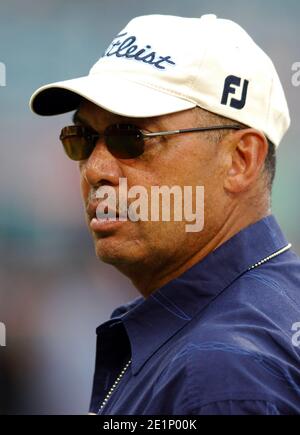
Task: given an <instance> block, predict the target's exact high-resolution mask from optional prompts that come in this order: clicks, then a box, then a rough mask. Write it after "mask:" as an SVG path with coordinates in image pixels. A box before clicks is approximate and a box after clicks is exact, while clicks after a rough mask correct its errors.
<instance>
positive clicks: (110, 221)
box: [86, 201, 124, 232]
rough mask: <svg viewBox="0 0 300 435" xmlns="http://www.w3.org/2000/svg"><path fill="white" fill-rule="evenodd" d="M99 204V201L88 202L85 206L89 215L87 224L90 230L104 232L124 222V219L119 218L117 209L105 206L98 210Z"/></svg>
mask: <svg viewBox="0 0 300 435" xmlns="http://www.w3.org/2000/svg"><path fill="white" fill-rule="evenodd" d="M99 204H100V202H99V201H94V202H90V203H89V204H88V206H87V208H86V211H87V215H88V217H89V226H90V229H91V230H92V231H94V232H105V231H109V230H112V229H115V227H116V226H119V225H120V224H122V223H124V219H123V220H120V219H119V212H118V210H114V209H112V208H109V207H108V206H106V207H104V208H102V209H101V212H100V211H99V210H98V206H99ZM103 214H104V216H103Z"/></svg>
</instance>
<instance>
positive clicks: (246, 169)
mask: <svg viewBox="0 0 300 435" xmlns="http://www.w3.org/2000/svg"><path fill="white" fill-rule="evenodd" d="M230 136H231V140H230V146H229V148H228V152H229V154H230V155H229V159H228V162H229V166H228V168H227V173H226V175H225V179H224V188H225V190H227V191H228V192H230V193H240V192H243V191H246V190H249V189H250V188H251V186H253V184H254V183H255V182H256V181H257V180H258V178H259V177H260V175H261V173H262V171H263V168H264V162H265V159H266V156H267V153H268V142H267V139H266V138H265V136H264V134H263V133H261V132H260V131H258V130H254V129H251V128H249V129H245V130H239V131H238V132H236V133H234V134H233V135H230Z"/></svg>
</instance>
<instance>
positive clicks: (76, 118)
mask: <svg viewBox="0 0 300 435" xmlns="http://www.w3.org/2000/svg"><path fill="white" fill-rule="evenodd" d="M72 122H73V124H82V125H84V126H86V127H90V125H89V123H88V121H86V120H84V119H83V118H81V116H80V115H79V109H77V110H76V112H75V113H74V115H73V116H72Z"/></svg>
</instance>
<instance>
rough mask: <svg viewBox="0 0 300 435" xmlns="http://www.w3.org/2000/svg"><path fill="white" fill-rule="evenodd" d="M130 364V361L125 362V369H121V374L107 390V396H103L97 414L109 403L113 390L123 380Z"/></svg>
mask: <svg viewBox="0 0 300 435" xmlns="http://www.w3.org/2000/svg"><path fill="white" fill-rule="evenodd" d="M130 363H131V359H130V360H129V361H128V362H127V364H126V365H125V367H124V368H123V370H122V371H121V373H120V374H119V376H118V377H117V379H116V380H115V382H114V384H113V386H112V387H111V389H110V390H109V392H108V393H107V395H106V396H105V399H104V400H103V402H102V403H101V405H100V408H99V411H98V414H99V413H100V412H101V411H102V409H103V408H104V406H105V405H106V404H107V402H108V401H109V399H110V397H111V395H112V394H113V392H114V391H115V389H116V388H117V386H118V385H119V383H120V381H121V379H122V378H123V376H124V374H125V372H126V370H127V369H128V367H129V366H130Z"/></svg>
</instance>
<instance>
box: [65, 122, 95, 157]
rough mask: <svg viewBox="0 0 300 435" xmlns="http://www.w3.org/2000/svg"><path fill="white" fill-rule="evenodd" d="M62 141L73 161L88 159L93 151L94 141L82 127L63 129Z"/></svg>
mask: <svg viewBox="0 0 300 435" xmlns="http://www.w3.org/2000/svg"><path fill="white" fill-rule="evenodd" d="M60 140H61V141H62V144H63V146H64V150H65V152H66V154H67V155H68V157H70V159H72V160H76V161H79V160H85V159H87V158H88V157H89V156H90V155H91V153H92V151H93V149H94V141H93V140H92V138H91V137H90V136H88V135H87V134H86V132H85V130H84V128H83V127H81V126H70V127H65V128H63V129H62V132H61V135H60Z"/></svg>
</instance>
